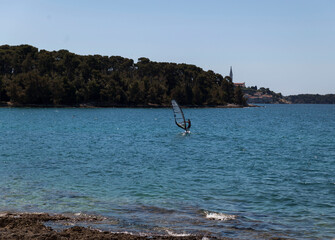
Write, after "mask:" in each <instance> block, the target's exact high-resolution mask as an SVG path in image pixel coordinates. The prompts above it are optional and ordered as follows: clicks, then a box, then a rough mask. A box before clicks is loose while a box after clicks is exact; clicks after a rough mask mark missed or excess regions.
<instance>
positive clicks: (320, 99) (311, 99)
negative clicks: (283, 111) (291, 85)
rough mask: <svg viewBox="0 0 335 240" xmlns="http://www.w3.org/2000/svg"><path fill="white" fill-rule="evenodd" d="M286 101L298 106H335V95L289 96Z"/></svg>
mask: <svg viewBox="0 0 335 240" xmlns="http://www.w3.org/2000/svg"><path fill="white" fill-rule="evenodd" d="M285 99H286V100H288V101H289V102H291V103H296V104H300V103H305V104H335V94H326V95H319V94H299V95H291V96H287V97H285Z"/></svg>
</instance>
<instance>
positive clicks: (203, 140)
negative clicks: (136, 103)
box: [0, 105, 335, 239]
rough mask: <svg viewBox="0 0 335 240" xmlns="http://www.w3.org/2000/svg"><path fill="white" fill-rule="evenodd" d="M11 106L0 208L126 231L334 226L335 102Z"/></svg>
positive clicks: (307, 233) (253, 233)
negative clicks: (180, 115) (187, 128)
mask: <svg viewBox="0 0 335 240" xmlns="http://www.w3.org/2000/svg"><path fill="white" fill-rule="evenodd" d="M184 112H185V114H186V117H187V118H190V119H191V120H192V128H191V134H188V135H184V134H183V133H182V132H181V129H179V128H177V126H176V125H175V124H174V120H173V113H172V109H112V108H111V109H29V108H19V109H17V108H2V109H0V176H1V181H0V211H28V212H35V211H39V212H40V211H43V212H50V213H68V214H74V215H79V214H83V215H84V214H90V215H98V216H103V217H105V218H104V220H103V221H101V223H100V224H98V225H96V226H94V227H97V228H101V229H103V230H109V231H115V232H124V231H127V232H133V233H145V234H197V233H202V234H207V235H213V236H219V237H220V236H221V237H222V236H224V237H231V238H238V239H267V238H271V237H278V236H281V237H288V238H294V239H332V238H335V105H266V106H265V107H262V108H245V109H184Z"/></svg>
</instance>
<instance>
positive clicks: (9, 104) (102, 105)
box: [0, 102, 258, 108]
mask: <svg viewBox="0 0 335 240" xmlns="http://www.w3.org/2000/svg"><path fill="white" fill-rule="evenodd" d="M0 107H29V108H171V105H159V104H151V103H149V104H134V105H129V104H106V103H86V104H77V105H60V104H20V103H12V102H0ZM182 107H183V108H244V107H258V106H256V105H253V104H249V105H247V106H242V105H238V104H233V103H230V104H227V105H184V106H182Z"/></svg>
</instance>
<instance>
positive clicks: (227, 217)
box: [205, 212, 236, 221]
mask: <svg viewBox="0 0 335 240" xmlns="http://www.w3.org/2000/svg"><path fill="white" fill-rule="evenodd" d="M205 214H206V218H208V219H212V220H220V221H229V220H234V219H236V215H230V214H224V213H216V212H205Z"/></svg>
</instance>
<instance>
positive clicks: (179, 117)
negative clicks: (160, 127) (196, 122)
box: [171, 100, 191, 133]
mask: <svg viewBox="0 0 335 240" xmlns="http://www.w3.org/2000/svg"><path fill="white" fill-rule="evenodd" d="M171 104H172V108H173V113H174V121H175V123H176V125H177V126H178V127H180V128H182V129H184V130H185V132H186V133H189V132H190V128H191V120H190V119H187V121H186V120H185V116H184V113H183V110H182V109H181V108H180V107H179V105H178V103H177V102H176V100H172V101H171Z"/></svg>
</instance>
